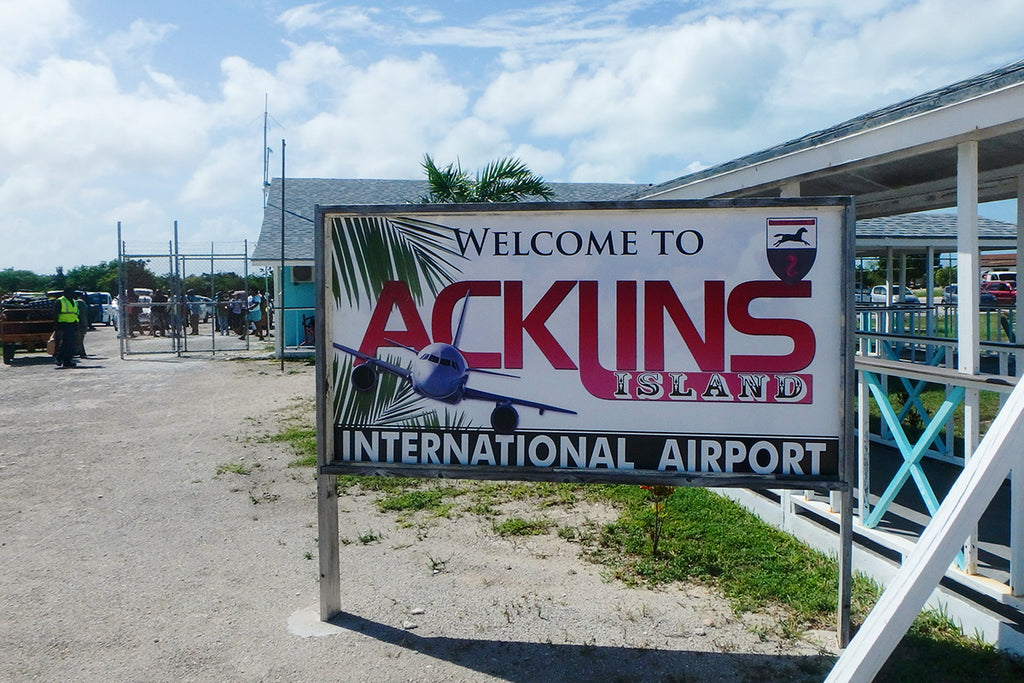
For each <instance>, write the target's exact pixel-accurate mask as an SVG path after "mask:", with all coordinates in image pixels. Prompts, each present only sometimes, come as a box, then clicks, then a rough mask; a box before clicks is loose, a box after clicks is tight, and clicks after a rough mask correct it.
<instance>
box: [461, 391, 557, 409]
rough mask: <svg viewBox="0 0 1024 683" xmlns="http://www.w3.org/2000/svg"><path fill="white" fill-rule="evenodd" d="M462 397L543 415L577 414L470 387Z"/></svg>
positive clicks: (544, 404)
mask: <svg viewBox="0 0 1024 683" xmlns="http://www.w3.org/2000/svg"><path fill="white" fill-rule="evenodd" d="M462 396H463V398H473V399H477V400H480V401H494V402H495V403H509V404H512V405H517V406H526V407H527V408H536V409H537V410H539V411H540V412H541V414H542V415H543V414H544V411H545V410H550V411H552V412H555V413H566V414H568V415H575V414H576V411H575V410H569V409H568V408H559V407H558V406H549V405H548V404H546V403H537V402H536V401H527V400H526V399H522V398H513V397H511V396H502V395H501V394H492V393H490V392H488V391H480V390H479V389H471V388H470V387H464V388H463V394H462Z"/></svg>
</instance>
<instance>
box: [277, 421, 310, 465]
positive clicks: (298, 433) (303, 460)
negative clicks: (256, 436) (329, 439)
mask: <svg viewBox="0 0 1024 683" xmlns="http://www.w3.org/2000/svg"><path fill="white" fill-rule="evenodd" d="M266 442H267V443H286V444H288V445H290V446H291V447H292V450H293V451H294V452H295V455H296V456H297V459H296V460H294V461H293V462H291V463H290V466H291V467H313V466H314V465H316V428H315V427H286V428H285V429H284V430H283V431H281V432H280V433H278V434H275V435H274V436H271V437H269V438H268V439H266Z"/></svg>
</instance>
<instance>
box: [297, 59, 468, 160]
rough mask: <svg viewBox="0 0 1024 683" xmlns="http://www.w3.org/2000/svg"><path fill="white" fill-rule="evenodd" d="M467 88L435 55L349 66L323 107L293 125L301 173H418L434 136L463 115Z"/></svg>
mask: <svg viewBox="0 0 1024 683" xmlns="http://www.w3.org/2000/svg"><path fill="white" fill-rule="evenodd" d="M466 103H467V96H466V93H465V91H464V90H463V89H462V88H461V87H459V86H457V85H455V84H453V83H451V82H450V81H449V80H448V79H447V77H446V75H445V74H444V70H443V69H442V67H441V64H440V62H439V61H438V60H437V59H436V58H435V57H433V56H430V55H424V56H422V57H420V58H419V59H416V60H414V61H409V60H401V59H384V60H381V61H379V62H377V63H375V64H372V65H370V66H369V67H368V68H366V69H358V70H356V69H354V70H351V71H349V72H347V73H345V74H343V77H342V78H340V79H339V81H338V82H337V83H336V84H335V88H334V95H333V99H332V100H330V101H322V102H319V105H320V106H321V108H322V110H321V111H320V113H318V114H316V115H315V116H313V117H312V118H310V119H308V120H306V121H305V122H303V123H300V124H299V125H298V126H297V130H296V127H294V126H293V127H291V129H290V131H295V133H297V134H294V133H291V132H290V133H289V136H288V144H289V146H290V147H291V146H292V144H293V143H294V145H295V148H296V151H297V152H298V153H299V159H301V160H302V161H301V162H300V163H301V170H300V171H297V174H300V175H312V176H327V177H338V176H342V177H348V176H355V177H367V178H380V177H384V178H389V177H408V176H409V174H411V173H418V171H417V170H416V169H417V168H418V163H419V160H420V159H421V158H422V155H423V152H425V151H426V150H427V149H429V148H430V147H431V145H432V143H433V142H434V141H435V140H437V139H439V138H440V137H442V136H443V135H444V133H445V131H447V130H448V129H450V128H451V126H453V125H455V124H456V123H457V122H458V120H459V118H460V117H461V116H462V114H463V112H464V110H465V107H466Z"/></svg>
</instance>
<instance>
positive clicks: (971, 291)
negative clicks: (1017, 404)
mask: <svg viewBox="0 0 1024 683" xmlns="http://www.w3.org/2000/svg"><path fill="white" fill-rule="evenodd" d="M956 282H957V327H958V329H959V333H958V334H957V342H958V343H957V352H958V355H959V366H960V372H963V373H966V374H968V375H976V374H978V357H979V354H980V344H979V341H978V306H979V301H978V287H979V284H980V282H981V277H980V273H979V268H978V143H977V142H974V141H970V142H962V143H960V144H959V145H958V146H957V176H956Z"/></svg>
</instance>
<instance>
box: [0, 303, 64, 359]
mask: <svg viewBox="0 0 1024 683" xmlns="http://www.w3.org/2000/svg"><path fill="white" fill-rule="evenodd" d="M56 320H57V313H56V310H55V308H54V303H53V301H52V300H51V299H48V298H46V297H45V296H42V295H39V296H32V295H16V296H11V297H8V298H6V299H2V300H0V346H2V347H3V359H4V364H5V365H10V364H11V361H12V360H13V359H14V354H15V352H16V351H18V350H19V349H20V350H23V351H27V352H29V353H32V352H35V351H40V350H43V349H45V348H46V342H47V341H49V339H50V335H51V334H53V331H54V329H55V327H56Z"/></svg>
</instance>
